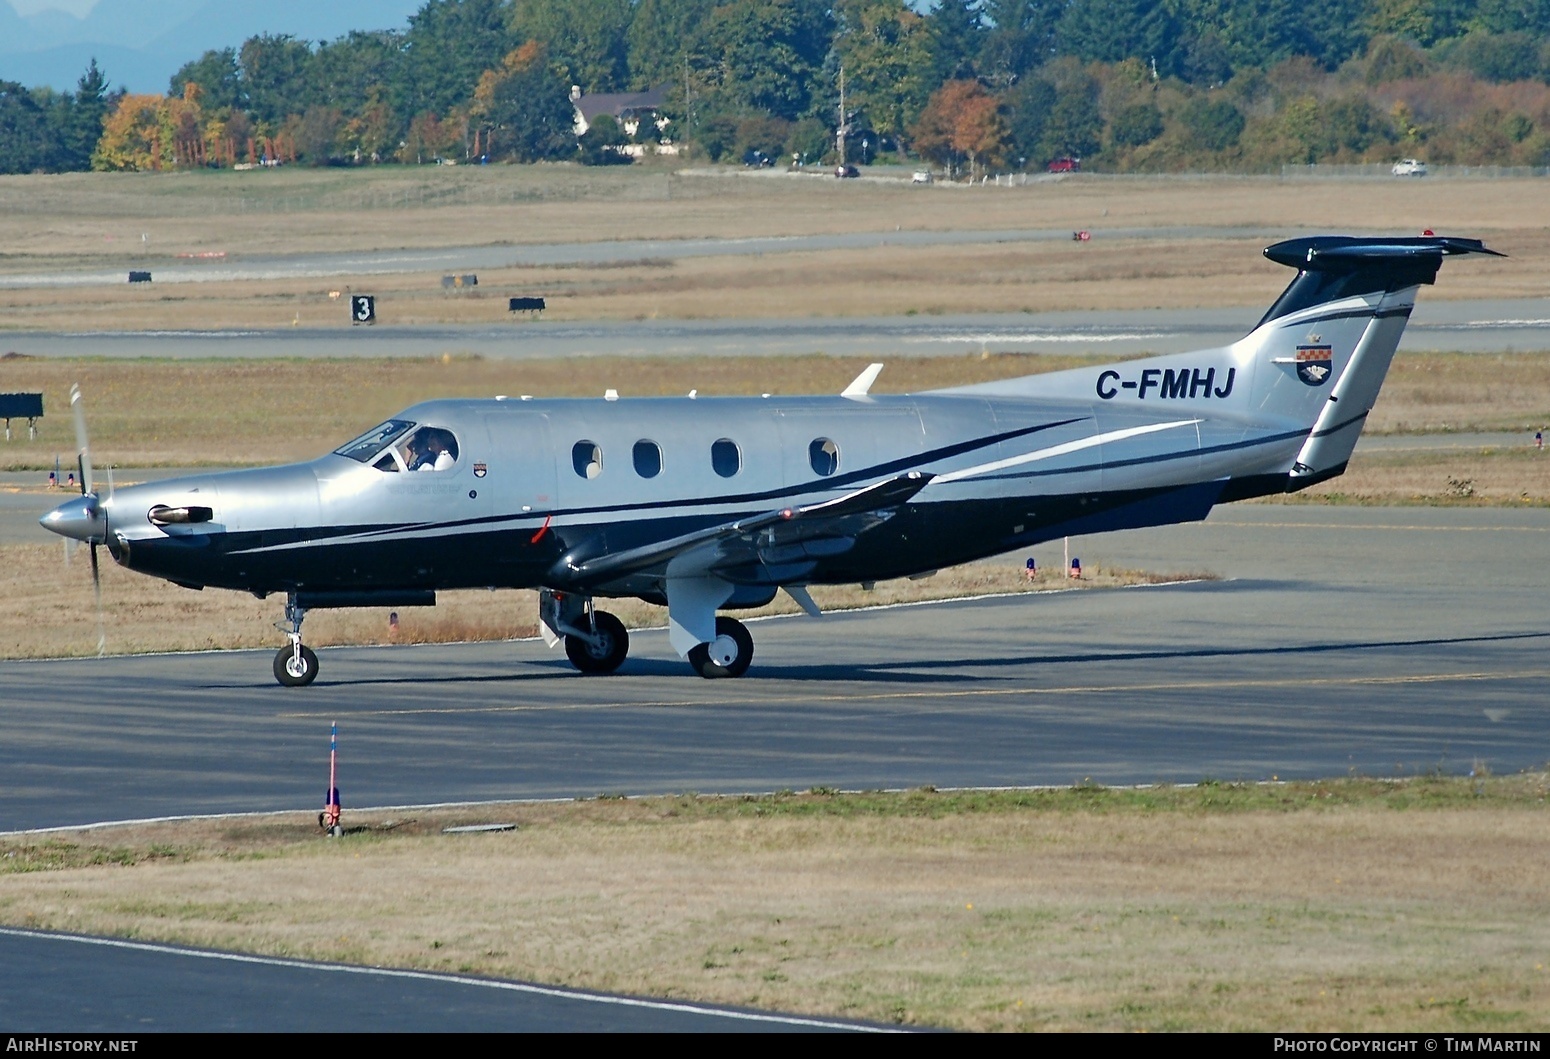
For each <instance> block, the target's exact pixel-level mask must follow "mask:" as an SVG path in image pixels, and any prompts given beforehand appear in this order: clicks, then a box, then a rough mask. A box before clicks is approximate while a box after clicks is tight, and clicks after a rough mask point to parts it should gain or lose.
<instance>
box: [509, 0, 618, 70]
mask: <svg viewBox="0 0 1550 1059" xmlns="http://www.w3.org/2000/svg"><path fill="white" fill-rule="evenodd" d="M633 14H634V9H633V7H632V6H631V4H630V0H515V7H514V9H513V14H512V21H511V25H512V30H513V32H514V33H515V35H516V37H517V38H518V39H519V40H536V41H542V42H543V44H544V46H545V47H546V48H547V49H548V52H549V61H550V62H551V63H553V64H554V65H556V66H560V67H563V68H564V69H565V70H566V71H567V73H568V75H569V77H570V79H571V83H572V84H575V85H580V86H581V90H582V91H583V92H589V93H590V92H618V91H621V90H623V88H624V87H625V85H626V84H627V83H628V80H629V48H628V46H627V44H626V41H625V37H626V34H627V33H628V31H629V28H630V19H631V17H632V15H633Z"/></svg>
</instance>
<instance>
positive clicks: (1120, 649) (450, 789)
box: [0, 505, 1550, 1032]
mask: <svg viewBox="0 0 1550 1059" xmlns="http://www.w3.org/2000/svg"><path fill="white" fill-rule="evenodd" d="M1547 546H1550V511H1545V510H1543V509H1527V510H1515V509H1503V508H1475V509H1439V508H1404V509H1394V508H1390V509H1384V508H1325V507H1312V506H1309V507H1303V506H1291V505H1286V506H1272V505H1238V506H1235V507H1226V508H1222V509H1219V510H1218V511H1217V512H1216V513H1214V514H1213V515H1212V517H1211V518H1210V519H1209V520H1207V521H1206V522H1205V523H1202V524H1197V525H1190V526H1177V527H1169V528H1165V529H1157V530H1144V531H1137V532H1132V533H1126V534H1112V535H1104V536H1096V537H1089V538H1082V539H1079V540H1077V541H1074V542H1073V552H1074V553H1075V554H1076V555H1077V556H1079V557H1080V558H1082V559H1083V562H1084V564H1085V565H1086V566H1087V567H1088V568H1089V569H1091V568H1092V567H1093V566H1094V565H1095V564H1098V565H1113V566H1125V567H1145V568H1148V569H1153V570H1176V571H1189V570H1205V571H1210V572H1213V573H1216V574H1219V575H1221V576H1223V577H1224V578H1226V580H1221V581H1215V582H1202V583H1198V584H1194V585H1183V586H1176V587H1158V588H1143V589H1126V590H1107V591H1101V590H1100V591H1081V592H1068V593H1060V594H1048V595H1027V596H1018V597H1013V598H1004V599H986V600H978V601H964V602H956V603H942V604H934V605H925V606H914V607H901V608H895V609H890V610H884V611H874V612H870V613H854V614H830V615H825V616H824V617H823V618H821V619H818V620H816V621H815V620H812V619H807V618H798V619H779V620H772V621H763V622H758V623H755V624H753V625H752V629H753V631H754V637H755V642H756V644H757V654H756V656H755V658H754V664H753V668H752V669H751V670H750V672H749V674H748V675H747V676H746V677H744V678H743V679H741V680H738V681H717V682H710V681H704V680H701V679H699V678H698V677H695V676H693V675H692V674H691V673H690V671H689V669H688V667H687V665H685V664H684V663H682V662H680V661H678V660H677V659H676V658H674V657H673V656H672V655H671V652H670V650H669V648H668V646H667V643H666V637H665V635H664V634H663V633H661V632H643V633H640V634H637V635H636V636H635V637H634V638H633V642H634V650H633V652H632V656H631V658H630V660H629V661H628V662H626V664H625V666H624V668H623V669H622V670H621V672H620V673H619V674H618V675H616V676H612V677H604V678H588V677H582V676H580V675H578V674H576V673H574V672H573V671H571V669H570V667H569V666H568V664H566V663H565V662H564V660H563V658H561V657H557V656H556V655H554V654H551V653H550V652H548V651H547V650H545V649H544V648H543V646H542V645H541V644H539V643H536V642H519V643H507V644H469V645H452V646H427V647H393V648H370V649H365V648H361V649H334V650H325V651H323V652H321V656H322V674H321V676H320V677H319V680H318V682H317V683H316V684H315V685H313V686H312V687H310V688H307V689H296V690H288V689H282V688H280V687H278V686H277V685H275V684H274V683H273V682H272V679H271V677H270V674H269V663H270V652H268V651H264V652H233V653H222V654H203V655H182V656H151V657H139V658H107V659H93V660H82V661H69V662H8V663H0V689H3V706H0V709H3V716H4V718H5V721H4V730H5V735H6V738H5V739H4V741H3V743H0V775H4V776H5V777H6V780H7V782H6V784H5V785H4V787H3V788H0V829H18V828H28V827H34V828H35V827H48V826H58V825H67V824H80V823H87V822H91V821H99V820H107V819H123V818H126V817H150V816H164V815H179V814H187V813H194V812H222V811H232V812H238V811H253V810H264V809H311V808H315V807H316V805H317V804H318V803H319V802H320V800H321V793H322V788H323V786H324V785H325V784H324V777H325V776H326V771H325V770H326V767H327V747H328V730H329V724H330V722H332V721H335V720H337V721H338V722H339V725H340V748H341V749H340V758H341V766H340V769H341V770H340V786H341V789H342V792H343V800H344V805H345V811H346V814H347V816H348V813H349V811H350V809H351V808H352V807H361V806H367V805H406V804H415V803H422V804H423V803H430V802H444V801H467V800H477V799H501V798H529V797H570V796H577V795H593V794H597V793H600V792H624V793H634V794H641V793H652V792H676V791H683V790H697V791H703V792H711V791H761V790H773V789H779V788H786V787H789V788H793V789H801V788H805V787H810V786H816V785H827V786H836V787H842V788H872V787H908V786H914V785H919V784H926V783H930V784H935V785H937V786H939V787H946V786H958V785H973V786H980V785H997V784H1044V783H1049V784H1066V783H1071V782H1074V781H1080V780H1084V779H1091V780H1093V781H1096V782H1100V783H1135V782H1151V781H1157V780H1173V781H1181V782H1193V781H1197V780H1201V779H1205V778H1219V779H1250V780H1254V779H1266V778H1270V777H1272V776H1279V777H1281V778H1293V777H1314V776H1329V775H1344V774H1346V773H1348V772H1358V773H1364V774H1377V775H1394V774H1412V773H1415V772H1425V771H1430V770H1433V769H1440V770H1443V771H1446V772H1450V773H1456V772H1462V771H1467V770H1468V769H1470V768H1472V767H1475V766H1477V765H1484V766H1488V767H1489V768H1491V769H1492V770H1493V771H1496V772H1507V771H1511V770H1515V769H1523V768H1530V767H1543V765H1544V763H1545V761H1546V759H1547V757H1550V708H1547V702H1546V699H1547V693H1550V655H1547V651H1550V616H1547V614H1546V612H1545V608H1546V603H1545V601H1546V599H1547V598H1550V595H1547V589H1550V564H1547V563H1545V562H1544V561H1543V560H1544V556H1545V553H1546V550H1547ZM1035 554H1036V555H1037V556H1038V557H1039V559H1040V562H1041V563H1042V564H1045V565H1058V564H1059V563H1060V561H1061V553H1060V547H1059V545H1058V543H1057V544H1053V545H1045V546H1041V547H1040V548H1038V549H1035ZM1021 558H1022V557H1021V556H1009V557H1008V558H1007V560H1006V561H1008V562H1012V563H1015V564H1016V565H1018V566H1020V565H1021ZM502 990H503V991H502ZM318 996H331V997H335V998H336V999H338V1000H339V1002H337V1003H330V1004H329V1005H327V1006H326V1010H327V1011H328V1012H330V1013H331V1014H330V1018H329V1020H328V1022H327V1025H326V1026H323V1025H320V1017H319V1009H318V1005H316V1003H315V998H316V997H318ZM309 998H312V999H313V1001H314V1003H313V1006H312V1007H309V1006H308V1001H309ZM729 1018H730V1016H726V1015H725V1014H723V1013H717V1012H710V1013H708V1014H702V1013H699V1012H694V1011H657V1010H655V1009H637V1008H632V1007H621V1006H617V1005H612V1006H610V1005H608V1004H604V1003H601V1002H593V1001H589V1000H587V999H586V998H582V999H580V1000H578V999H576V998H575V997H569V996H566V997H546V996H543V995H535V994H533V993H530V992H522V991H521V986H520V983H518V984H516V985H513V986H511V988H509V989H506V988H504V987H502V989H501V990H497V989H495V988H493V987H488V986H478V985H469V984H466V983H459V982H455V981H444V980H440V979H434V980H433V979H423V980H422V979H409V978H403V977H395V976H380V978H372V977H369V976H366V977H351V976H350V975H349V974H346V973H344V972H339V971H337V970H329V969H321V970H320V969H318V968H316V967H311V966H302V965H289V964H287V965H267V964H264V965H258V964H244V963H228V962H224V961H213V960H208V959H206V958H205V957H202V956H198V955H195V956H190V955H188V954H186V953H181V952H174V951H159V950H142V949H124V948H112V949H101V948H96V947H91V946H87V945H83V944H79V943H77V942H72V941H68V940H60V939H57V938H49V937H44V938H38V937H33V936H16V935H14V934H9V935H7V934H3V933H0V1022H3V1023H5V1024H7V1025H8V1026H10V1027H15V1028H26V1029H29V1030H33V1029H48V1028H58V1029H73V1030H85V1029H99V1030H106V1031H124V1032H132V1031H133V1030H134V1029H144V1028H147V1027H156V1028H167V1029H173V1028H198V1029H212V1028H258V1029H271V1030H273V1029H318V1028H328V1029H384V1028H411V1029H416V1030H426V1029H436V1028H451V1027H453V1026H455V1027H456V1028H490V1029H602V1028H610V1029H655V1028H663V1029H667V1028H671V1029H691V1028H704V1029H729V1028H759V1029H773V1028H781V1027H780V1026H777V1025H774V1024H771V1025H762V1024H761V1025H757V1026H749V1025H746V1024H743V1023H737V1024H736V1025H732V1024H730V1023H729V1021H728V1020H729ZM792 1028H803V1027H802V1026H800V1025H796V1026H793V1027H792Z"/></svg>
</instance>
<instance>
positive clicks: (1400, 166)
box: [1389, 158, 1426, 176]
mask: <svg viewBox="0 0 1550 1059" xmlns="http://www.w3.org/2000/svg"><path fill="white" fill-rule="evenodd" d="M1389 172H1391V173H1393V174H1394V175H1395V176H1425V175H1426V163H1425V162H1423V161H1421V160H1420V159H1419V158H1405V159H1401V160H1400V161H1398V162H1395V163H1394V168H1393V169H1391V170H1389Z"/></svg>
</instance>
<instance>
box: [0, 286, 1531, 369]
mask: <svg viewBox="0 0 1550 1059" xmlns="http://www.w3.org/2000/svg"><path fill="white" fill-rule="evenodd" d="M1429 293H1430V292H1427V294H1429ZM1263 312H1264V307H1263V306H1257V307H1253V308H1245V307H1236V308H1206V309H1130V310H1121V309H1111V310H1104V311H1102V312H1039V313H963V314H943V315H940V316H938V315H927V316H865V317H829V318H819V317H813V318H807V319H780V320H759V319H718V320H624V321H590V322H584V323H583V322H565V321H553V320H526V319H521V320H511V321H509V322H504V323H495V324H468V325H424V326H412V327H411V326H399V325H393V324H388V323H382V324H378V325H376V326H374V327H348V326H339V327H330V328H290V327H287V328H273V329H268V330H265V329H246V330H222V331H124V332H117V331H64V332H27V331H15V332H8V333H6V334H5V335H4V336H0V354H3V353H19V354H23V355H26V356H36V357H108V358H140V357H166V358H175V359H211V358H215V359H219V358H228V357H230V358H242V357H429V356H440V355H442V354H443V353H450V354H455V355H462V354H478V355H479V356H483V357H489V358H491V359H500V360H524V359H534V358H542V357H586V356H600V355H608V356H661V357H669V356H679V357H722V356H791V355H804V354H811V353H822V354H827V355H830V356H837V357H838V356H843V357H862V356H865V357H874V358H877V359H880V360H884V361H887V360H890V359H897V358H900V357H920V356H943V355H953V354H965V353H990V354H995V353H1082V354H1100V355H1103V356H1113V357H1116V358H1121V357H1132V356H1140V355H1144V354H1162V353H1184V352H1189V351H1191V350H1196V349H1207V348H1212V347H1216V346H1223V345H1227V344H1230V343H1232V342H1235V341H1237V340H1238V339H1240V338H1242V337H1243V336H1244V335H1245V334H1247V333H1248V332H1249V331H1250V330H1251V329H1252V328H1253V327H1254V325H1255V324H1256V323H1257V322H1258V320H1259V318H1260V316H1261V315H1262V314H1263ZM341 320H343V317H341ZM1400 349H1401V350H1402V351H1406V352H1425V351H1438V350H1440V351H1447V352H1453V351H1457V352H1465V353H1507V352H1544V351H1547V350H1550V298H1519V299H1490V300H1459V301H1441V300H1439V299H1437V298H1433V297H1428V296H1426V295H1423V296H1422V297H1421V298H1420V299H1419V301H1418V302H1417V304H1416V310H1415V315H1414V316H1413V317H1412V319H1411V322H1410V325H1409V326H1408V327H1407V328H1406V329H1405V334H1404V337H1403V339H1402V340H1401V343H1400Z"/></svg>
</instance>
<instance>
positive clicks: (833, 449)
mask: <svg viewBox="0 0 1550 1059" xmlns="http://www.w3.org/2000/svg"><path fill="white" fill-rule="evenodd" d="M807 459H808V462H809V463H811V464H812V465H813V470H815V471H817V472H818V473H819V474H821V475H823V476H824V477H825V478H827V477H828V476H829V475H831V474H833V473H834V472H835V471H837V470H839V469H840V447H839V446H838V445H836V444H835V443H834V442H832V441H830V440H829V439H828V438H814V439H813V443H812V444H811V445H809V446H808V447H807Z"/></svg>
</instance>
